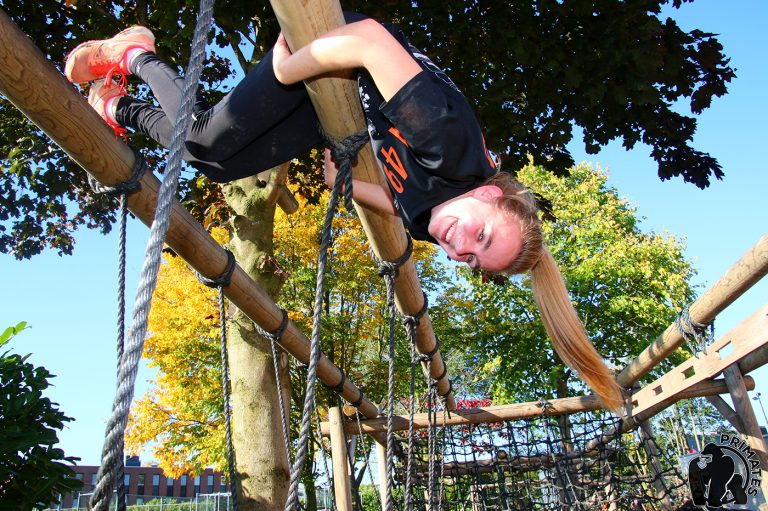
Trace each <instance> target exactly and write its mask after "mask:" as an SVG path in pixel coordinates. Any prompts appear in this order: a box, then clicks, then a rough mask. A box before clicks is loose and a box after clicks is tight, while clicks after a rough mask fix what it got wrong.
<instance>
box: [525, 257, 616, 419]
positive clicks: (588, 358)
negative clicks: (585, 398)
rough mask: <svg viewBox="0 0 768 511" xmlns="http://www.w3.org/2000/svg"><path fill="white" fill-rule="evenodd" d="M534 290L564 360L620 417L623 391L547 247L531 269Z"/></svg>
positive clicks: (557, 348) (559, 353) (546, 323)
mask: <svg viewBox="0 0 768 511" xmlns="http://www.w3.org/2000/svg"><path fill="white" fill-rule="evenodd" d="M531 287H532V288H533V297H534V299H535V300H536V304H537V305H538V306H539V311H540V312H541V319H542V321H543V323H544V328H545V329H546V331H547V335H549V338H550V339H551V340H552V345H553V346H554V347H555V351H557V354H558V355H560V359H561V360H562V361H563V362H565V364H566V365H567V366H568V367H570V368H571V369H573V370H574V371H576V372H577V373H578V375H579V377H580V378H581V379H582V380H584V382H586V384H587V385H589V387H590V388H591V389H592V390H593V391H594V392H595V394H597V396H598V397H599V398H600V400H601V401H602V402H603V404H604V405H605V406H606V407H608V408H609V409H611V410H612V411H614V412H615V413H617V414H620V413H621V410H622V408H623V405H624V393H623V390H622V388H621V387H620V386H619V384H618V383H616V378H615V377H614V376H613V374H612V373H611V371H610V370H609V369H608V366H606V365H605V362H604V361H603V358H602V357H601V356H600V354H599V353H598V352H597V350H596V349H595V347H594V346H593V345H592V342H591V341H590V340H589V338H588V337H587V333H586V332H585V330H584V325H583V324H582V323H581V320H580V319H579V316H578V314H576V310H575V309H574V308H573V304H572V303H571V298H570V296H569V295H568V289H566V287H565V283H564V282H563V276H562V275H561V274H560V269H559V268H558V267H557V262H556V261H555V258H554V257H552V254H551V253H550V252H549V250H547V248H546V247H542V250H541V256H540V258H539V262H538V263H537V264H536V265H535V266H534V267H533V268H532V269H531Z"/></svg>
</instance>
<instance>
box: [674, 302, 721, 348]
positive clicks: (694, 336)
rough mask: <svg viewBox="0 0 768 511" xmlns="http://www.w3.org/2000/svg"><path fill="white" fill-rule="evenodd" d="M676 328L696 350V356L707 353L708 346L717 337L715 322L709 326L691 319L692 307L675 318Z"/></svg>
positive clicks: (686, 308) (687, 307)
mask: <svg viewBox="0 0 768 511" xmlns="http://www.w3.org/2000/svg"><path fill="white" fill-rule="evenodd" d="M675 328H677V331H678V332H680V335H682V336H683V339H685V340H686V342H688V344H689V345H691V347H692V348H693V349H694V356H698V355H697V354H698V352H700V351H701V352H703V353H704V354H706V353H707V346H708V345H709V344H711V343H712V341H713V340H714V337H715V322H714V321H711V322H710V323H708V324H704V323H699V322H698V321H696V320H695V319H693V318H692V317H691V306H690V305H687V306H686V307H685V308H684V309H683V310H681V311H680V313H678V315H677V317H676V318H675Z"/></svg>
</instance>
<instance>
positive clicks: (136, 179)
mask: <svg viewBox="0 0 768 511" xmlns="http://www.w3.org/2000/svg"><path fill="white" fill-rule="evenodd" d="M133 155H134V159H133V169H132V170H131V177H129V178H128V179H127V180H126V181H123V182H122V183H117V184H115V185H112V186H107V185H103V184H101V183H99V182H98V181H96V179H94V178H93V177H92V176H91V175H90V174H89V175H88V183H89V184H90V185H91V189H92V190H93V191H94V192H95V193H103V194H105V195H107V196H110V197H118V198H119V208H118V211H119V220H118V221H119V224H120V229H119V241H118V254H117V342H116V353H117V356H116V359H117V368H116V369H118V370H119V368H120V362H121V360H122V359H123V351H124V345H125V246H126V238H127V228H126V226H127V222H128V195H130V194H133V193H136V192H138V191H139V190H140V189H141V184H140V181H141V178H142V177H144V174H145V173H146V172H147V168H148V166H147V162H146V160H145V159H144V157H143V156H142V154H141V153H140V152H139V151H138V150H136V149H134V150H133ZM124 442H125V441H124V438H123V437H121V438H120V439H119V440H118V443H117V444H116V445H115V452H117V454H118V456H119V458H120V459H119V461H118V462H117V465H116V467H115V478H116V480H117V481H120V483H122V481H123V474H124V470H123V465H124V459H125V446H124ZM116 491H117V509H118V511H125V509H126V505H127V504H126V497H127V493H126V492H127V490H126V488H125V485H124V484H118V485H117V488H116Z"/></svg>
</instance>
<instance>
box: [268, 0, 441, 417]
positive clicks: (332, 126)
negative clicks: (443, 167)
mask: <svg viewBox="0 0 768 511" xmlns="http://www.w3.org/2000/svg"><path fill="white" fill-rule="evenodd" d="M271 4H272V9H273V10H274V12H275V15H276V16H277V20H278V22H279V23H280V28H281V29H282V31H283V34H285V38H286V41H288V45H289V47H291V48H294V49H295V48H301V47H302V46H304V45H306V44H307V43H309V42H311V41H313V40H314V39H316V38H317V37H318V36H320V35H322V34H324V33H326V32H328V31H330V30H332V29H334V28H336V27H339V26H341V25H343V24H344V17H343V15H342V11H341V7H340V5H339V2H338V0H313V1H312V2H306V1H302V0H272V1H271ZM353 76H354V75H353V74H352V73H351V72H334V73H333V74H332V76H331V75H329V76H325V77H321V78H316V79H313V80H307V81H306V82H305V85H306V86H307V90H308V91H309V96H310V98H311V99H312V103H313V105H314V107H315V111H316V112H317V115H318V117H319V118H320V122H321V124H322V125H323V128H324V129H325V131H326V132H327V133H329V134H330V135H331V136H332V137H333V138H335V139H338V140H341V139H343V138H345V137H348V136H350V135H352V134H354V133H358V132H360V131H362V130H365V129H366V125H365V121H364V117H363V112H362V107H361V106H360V99H359V98H358V95H357V84H356V82H355V80H354V79H353ZM353 173H354V176H355V179H359V180H361V181H367V182H371V183H379V184H383V183H384V176H383V174H382V172H381V171H380V170H379V167H378V165H377V164H376V159H375V157H374V155H373V151H371V148H370V146H369V145H368V146H366V147H364V148H363V150H362V151H360V154H359V158H358V164H357V165H356V166H355V168H354V170H353ZM355 209H356V210H357V213H358V215H359V216H360V220H361V222H362V224H363V227H364V228H365V232H366V233H367V235H368V240H369V242H370V244H371V248H372V249H373V251H374V253H375V254H376V256H377V257H378V258H379V259H382V260H385V261H394V260H397V259H398V258H400V257H401V256H402V255H403V253H404V252H405V248H406V234H405V229H404V228H403V222H402V220H400V219H399V218H396V217H393V216H391V215H386V214H383V213H379V212H376V211H373V210H369V209H366V208H364V207H362V206H360V205H359V204H357V205H356V208H355ZM395 294H396V301H397V307H398V309H399V310H400V311H401V312H402V313H403V314H406V315H409V316H413V315H415V314H417V313H418V312H419V311H420V310H421V309H422V307H423V306H424V300H425V295H424V292H423V291H422V289H421V285H420V284H419V279H418V274H417V273H416V266H415V265H414V263H413V258H410V259H409V260H408V261H407V263H406V264H404V265H403V266H402V267H401V268H400V272H399V273H398V276H397V278H396V281H395ZM416 346H417V348H418V350H419V351H420V352H421V353H432V352H433V351H435V350H436V349H437V338H436V337H435V333H434V331H433V330H432V321H431V320H430V318H429V314H425V315H424V316H423V317H422V318H421V321H420V322H419V326H418V329H417V339H416ZM424 368H425V370H426V365H425V366H424ZM431 370H432V377H433V378H438V377H439V380H438V382H437V386H438V393H439V394H440V395H443V396H446V398H447V400H448V408H449V409H453V408H455V402H454V398H453V395H452V393H451V387H450V381H449V380H448V378H447V377H446V370H445V364H444V362H443V359H442V357H441V356H440V353H439V351H438V352H435V354H434V356H433V358H432V364H431Z"/></svg>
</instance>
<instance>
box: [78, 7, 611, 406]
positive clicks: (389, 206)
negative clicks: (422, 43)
mask: <svg viewBox="0 0 768 511" xmlns="http://www.w3.org/2000/svg"><path fill="white" fill-rule="evenodd" d="M347 21H348V22H350V23H349V24H348V25H344V26H342V27H339V28H337V29H335V30H332V31H331V32H329V33H327V34H325V35H323V36H321V37H319V38H317V39H316V40H314V41H312V42H311V43H309V44H308V45H306V46H305V47H303V48H300V49H299V50H297V51H296V52H294V53H292V52H291V51H290V50H289V49H288V45H287V44H286V42H285V39H284V37H283V36H282V35H281V36H280V37H279V38H278V40H277V43H276V44H275V47H274V48H273V49H272V50H271V51H270V52H268V53H267V54H266V55H265V56H264V58H263V59H262V60H261V62H260V63H259V64H258V65H257V66H256V67H255V68H254V69H252V70H251V71H250V72H249V73H248V74H247V75H246V77H245V78H244V79H243V80H242V81H241V82H240V83H239V84H238V85H237V86H236V87H235V88H234V89H233V90H232V91H231V92H230V93H229V94H228V95H227V96H225V97H224V98H223V99H222V100H221V101H220V102H219V103H218V104H216V105H215V106H213V107H209V106H208V105H207V104H206V103H205V102H204V101H203V100H202V99H201V98H200V97H198V98H197V100H196V102H195V106H194V109H193V110H194V113H193V116H194V122H193V125H192V128H191V130H190V132H189V134H188V137H187V140H186V143H185V146H186V149H185V153H184V159H185V160H186V161H187V162H188V163H189V164H190V165H191V166H193V167H195V168H197V169H198V170H200V171H201V172H202V173H203V174H205V175H206V176H208V177H209V178H210V179H212V180H214V181H217V182H227V181H231V180H234V179H238V178H242V177H246V176H250V175H253V174H256V173H258V172H261V171H264V170H267V169H269V168H271V167H274V166H276V165H278V164H281V163H284V162H286V161H289V160H291V159H292V158H294V157H296V156H299V155H301V154H303V153H305V152H307V151H308V150H309V149H311V148H313V147H317V146H319V145H321V144H322V140H321V138H320V135H319V133H318V131H317V125H318V119H317V116H316V114H315V112H314V110H313V108H312V105H311V103H310V101H309V97H308V95H307V92H306V89H305V87H304V85H303V84H302V83H301V81H302V80H304V79H307V78H311V77H314V76H317V75H321V74H324V73H328V72H330V71H334V70H339V69H353V68H354V69H357V70H359V76H358V85H359V93H360V100H361V102H362V106H363V110H364V112H365V116H366V120H367V125H368V131H369V134H370V138H371V144H372V146H373V151H374V153H375V154H376V155H377V157H378V163H379V166H380V167H381V169H382V171H383V172H384V174H385V175H386V176H387V184H386V185H385V186H379V185H376V184H371V183H365V182H360V181H357V180H355V181H354V182H353V189H352V190H353V196H354V199H355V200H356V201H358V202H359V203H361V204H363V205H365V206H367V207H369V208H373V209H376V210H379V211H384V212H387V213H390V214H392V215H399V216H400V217H401V218H402V219H403V221H404V223H405V225H406V227H407V228H408V230H409V231H410V233H411V236H412V237H414V238H416V239H419V240H427V241H430V242H432V243H436V244H438V245H440V247H441V248H442V249H443V250H445V252H446V253H447V255H448V257H450V258H451V259H453V260H456V261H463V262H465V263H467V264H468V265H469V266H470V267H472V268H479V269H483V270H486V271H490V272H495V273H500V274H504V275H510V274H517V273H523V272H525V271H528V270H531V276H532V279H531V281H532V287H533V292H534V296H535V298H536V302H537V304H538V306H539V309H540V310H541V313H542V319H543V322H544V325H545V327H546V330H547V333H548V334H549V336H550V338H551V339H552V341H553V343H554V346H555V348H556V350H557V352H558V354H559V355H560V357H561V358H562V359H563V361H564V362H565V363H566V364H567V365H568V366H570V367H571V368H573V369H574V370H575V371H577V372H578V374H579V375H580V376H581V378H582V379H583V380H584V381H585V382H587V384H588V385H589V386H590V387H591V388H592V389H593V390H594V391H595V393H596V394H597V395H598V396H600V398H601V399H602V401H603V402H604V403H605V405H607V406H608V407H609V408H611V409H612V410H614V411H616V410H619V409H620V408H621V406H622V404H623V396H622V391H621V389H620V387H619V386H618V385H617V384H616V381H615V379H614V378H613V376H612V374H611V372H610V371H609V369H608V367H606V365H605V363H604V362H603V360H602V357H601V356H600V355H599V354H598V353H597V351H596V350H595V348H594V347H593V345H592V343H591V342H590V341H589V339H588V338H587V336H586V333H585V331H584V327H583V325H582V324H581V321H580V320H579V318H578V316H577V314H576V311H575V310H574V308H573V305H572V304H571V301H570V297H569V296H568V291H567V290H566V288H565V285H564V283H563V278H562V276H561V274H560V271H559V269H558V267H557V264H556V262H555V260H554V259H553V257H552V255H551V254H550V252H549V250H547V249H546V247H545V246H544V244H543V241H542V235H541V228H540V223H539V218H538V216H537V209H536V204H535V201H534V199H533V196H532V195H531V194H530V192H528V191H527V190H526V189H525V188H524V187H523V186H522V185H521V184H520V183H518V182H517V181H516V180H514V179H513V178H512V177H511V176H510V175H509V174H508V173H505V172H497V169H496V165H495V164H494V160H493V159H492V158H491V156H490V155H489V153H488V151H487V149H486V147H485V141H484V140H483V135H482V132H481V130H480V127H479V125H478V122H477V120H476V119H475V116H474V114H473V112H472V110H471V108H470V106H469V103H468V102H467V100H466V98H465V97H464V96H463V94H462V93H461V92H460V91H459V89H458V88H457V87H456V85H455V84H454V83H453V82H452V81H451V79H450V78H449V77H448V76H447V75H446V74H445V73H444V72H443V71H442V70H441V69H440V68H438V67H437V66H436V65H435V64H434V63H433V62H432V61H430V60H429V58H427V57H426V56H425V55H424V54H422V53H421V52H420V51H419V50H417V49H416V48H414V47H413V46H412V45H410V44H409V43H408V41H407V40H406V38H405V37H404V36H403V34H402V33H401V32H400V31H399V30H397V29H396V28H394V27H392V26H391V25H389V24H380V23H378V22H376V21H374V20H372V19H370V18H365V17H363V16H360V15H353V14H348V15H347ZM154 41H155V39H154V35H153V34H152V32H150V31H149V30H148V29H147V28H144V27H139V26H137V27H131V28H129V29H127V30H124V31H122V32H120V33H119V34H117V35H116V36H114V37H112V38H111V39H106V40H102V41H89V42H86V43H83V44H81V45H79V46H78V47H77V48H75V49H74V50H73V51H72V52H71V53H70V55H69V56H68V57H67V62H66V66H65V74H66V76H67V78H68V79H69V80H70V81H71V82H75V83H84V82H93V83H92V84H91V89H90V94H89V97H88V101H89V103H90V104H91V105H92V106H93V108H95V109H96V111H97V112H98V113H99V114H100V115H101V116H102V118H104V120H105V121H106V122H107V124H108V125H109V126H111V127H112V128H113V129H115V130H116V132H121V133H124V132H125V128H131V129H133V130H138V131H141V132H143V133H145V134H147V135H149V136H150V137H152V138H153V139H154V140H156V141H157V142H158V143H160V144H162V145H163V146H165V147H168V146H169V145H170V141H171V135H172V131H173V124H174V120H175V119H174V116H175V115H176V113H177V111H178V108H179V104H180V101H181V90H182V85H183V79H182V78H181V77H179V76H178V74H177V73H176V71H175V70H174V69H172V68H171V67H170V66H168V65H167V64H166V63H165V62H163V61H162V60H160V58H158V57H157V56H156V55H155V45H154ZM113 75H121V76H123V77H127V76H129V75H135V76H137V77H138V78H140V79H141V80H143V81H144V82H145V83H146V84H147V85H149V87H150V88H151V89H152V92H153V93H154V95H155V97H156V99H157V101H158V103H159V104H160V107H159V108H158V107H156V106H154V105H151V104H149V103H146V102H143V101H139V100H137V99H135V98H132V97H130V96H129V95H127V92H126V90H125V89H124V87H121V86H120V85H119V84H118V83H116V82H114V81H113V80H112V77H113ZM335 173H336V167H335V165H334V163H333V162H332V161H331V159H330V156H329V153H328V151H326V158H325V176H326V182H327V183H329V184H332V183H333V181H334V179H335Z"/></svg>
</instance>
